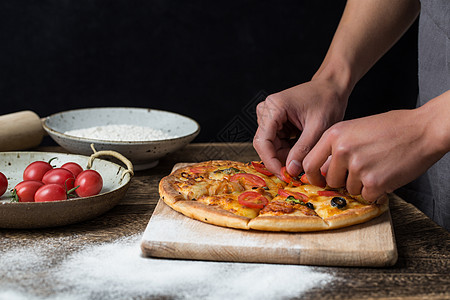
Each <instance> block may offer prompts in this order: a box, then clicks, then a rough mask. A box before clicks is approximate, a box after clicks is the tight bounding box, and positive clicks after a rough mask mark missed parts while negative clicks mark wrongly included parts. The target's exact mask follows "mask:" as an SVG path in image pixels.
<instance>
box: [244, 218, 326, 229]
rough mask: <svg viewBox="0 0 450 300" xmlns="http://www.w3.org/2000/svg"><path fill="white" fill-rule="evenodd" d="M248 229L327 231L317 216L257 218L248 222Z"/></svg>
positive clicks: (324, 224)
mask: <svg viewBox="0 0 450 300" xmlns="http://www.w3.org/2000/svg"><path fill="white" fill-rule="evenodd" d="M248 226H249V228H250V229H256V230H265V231H291V232H302V231H317V230H325V229H328V225H327V223H325V222H324V221H323V220H322V219H321V218H320V217H317V216H289V215H283V216H258V217H256V218H254V219H252V220H250V222H249V224H248Z"/></svg>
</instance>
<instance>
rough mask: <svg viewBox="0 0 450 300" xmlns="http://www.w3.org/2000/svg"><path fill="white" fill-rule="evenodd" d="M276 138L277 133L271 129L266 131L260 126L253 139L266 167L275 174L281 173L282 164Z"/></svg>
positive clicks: (254, 145)
mask: <svg viewBox="0 0 450 300" xmlns="http://www.w3.org/2000/svg"><path fill="white" fill-rule="evenodd" d="M272 131H273V129H272ZM275 138H276V134H275V133H273V132H271V131H270V130H265V131H264V130H263V129H262V128H261V127H258V129H257V130H256V134H255V137H254V139H253V147H254V148H255V150H256V152H257V153H258V155H259V157H260V158H261V160H262V161H263V162H264V165H265V166H266V168H267V169H268V170H269V171H270V172H272V173H274V174H279V172H280V169H281V167H282V165H281V162H280V160H279V158H278V155H277V151H276V148H275V142H274V139H275ZM285 155H286V154H285Z"/></svg>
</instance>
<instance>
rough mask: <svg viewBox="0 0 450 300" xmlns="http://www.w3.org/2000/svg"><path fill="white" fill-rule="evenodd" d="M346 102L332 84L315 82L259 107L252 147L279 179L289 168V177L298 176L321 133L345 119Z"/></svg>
mask: <svg viewBox="0 0 450 300" xmlns="http://www.w3.org/2000/svg"><path fill="white" fill-rule="evenodd" d="M347 100H348V94H347V93H343V92H341V89H340V88H339V87H338V86H337V85H336V84H335V83H333V82H332V81H331V80H324V79H313V80H312V81H310V82H307V83H303V84H300V85H297V86H294V87H292V88H290V89H287V90H284V91H282V92H279V93H276V94H272V95H270V96H268V97H267V98H266V100H265V101H263V102H261V103H259V104H258V106H257V110H256V112H257V116H258V129H257V131H256V134H255V137H254V140H253V146H254V147H255V149H256V151H257V152H258V154H259V156H260V158H261V159H262V161H263V162H264V164H265V166H266V167H267V169H269V170H270V171H271V172H272V173H274V174H276V175H279V172H280V169H281V167H282V166H283V165H286V166H287V170H288V172H289V174H291V175H293V176H297V175H298V174H299V173H300V172H301V171H302V165H301V164H302V161H303V158H304V157H305V156H306V154H307V153H308V152H309V151H310V149H311V148H312V147H313V146H314V144H315V143H316V142H317V141H318V140H319V138H320V136H321V135H322V133H323V132H324V131H325V130H326V129H327V128H328V127H330V126H331V125H333V124H334V123H336V122H338V121H340V120H342V118H343V117H344V113H345V108H346V106H347ZM299 133H301V135H300V137H299V138H298V140H297V141H296V142H295V140H294V139H293V137H295V138H296V137H298V135H299ZM294 142H295V144H294Z"/></svg>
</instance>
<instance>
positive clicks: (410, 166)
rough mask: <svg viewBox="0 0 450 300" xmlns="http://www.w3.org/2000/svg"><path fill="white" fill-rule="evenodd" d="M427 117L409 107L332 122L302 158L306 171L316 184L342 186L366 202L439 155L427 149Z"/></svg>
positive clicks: (400, 183) (430, 140)
mask: <svg viewBox="0 0 450 300" xmlns="http://www.w3.org/2000/svg"><path fill="white" fill-rule="evenodd" d="M428 119H429V118H426V117H425V115H424V114H423V113H422V112H421V111H420V110H419V109H414V110H397V111H391V112H388V113H384V114H379V115H374V116H370V117H366V118H361V119H355V120H350V121H344V122H340V123H337V124H335V125H333V126H332V127H330V128H329V129H328V130H327V131H326V132H325V133H324V134H323V136H322V137H321V139H320V140H319V142H318V143H317V144H316V145H315V146H314V147H313V149H312V150H311V151H310V152H309V154H308V155H307V156H306V157H305V159H304V161H303V168H304V170H305V172H306V176H307V178H308V180H309V181H310V182H311V183H312V184H315V185H318V186H325V185H326V184H327V185H328V186H330V187H332V188H337V187H344V186H345V187H346V188H347V190H348V192H349V193H350V194H353V195H359V194H361V195H362V197H363V198H364V199H365V200H367V201H368V202H374V201H376V200H377V199H382V198H383V197H384V196H385V194H386V193H390V192H392V191H394V190H395V189H397V188H399V187H401V186H403V185H404V184H406V183H409V182H410V181H412V180H414V179H415V178H417V177H418V176H419V175H420V174H422V173H423V172H425V171H426V170H427V169H428V168H429V167H430V166H431V165H432V164H434V163H435V162H436V161H437V160H439V159H440V157H442V155H443V154H442V153H440V152H439V153H437V152H436V151H435V150H436V149H435V148H433V144H436V141H435V139H433V137H434V136H433V134H431V133H430V130H429V127H430V126H429V122H426V120H428ZM330 155H331V160H330ZM324 166H325V168H326V169H327V170H326V175H325V176H326V178H324V177H323V176H322V175H321V171H320V169H321V168H322V170H323V169H324Z"/></svg>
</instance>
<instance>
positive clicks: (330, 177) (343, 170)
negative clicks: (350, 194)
mask: <svg viewBox="0 0 450 300" xmlns="http://www.w3.org/2000/svg"><path fill="white" fill-rule="evenodd" d="M347 174H348V171H347V165H346V163H345V160H344V159H343V158H341V157H339V156H336V155H333V156H332V158H331V162H330V166H329V168H328V172H327V176H326V182H327V185H328V186H330V187H332V188H340V187H344V186H345V184H346V182H347Z"/></svg>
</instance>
